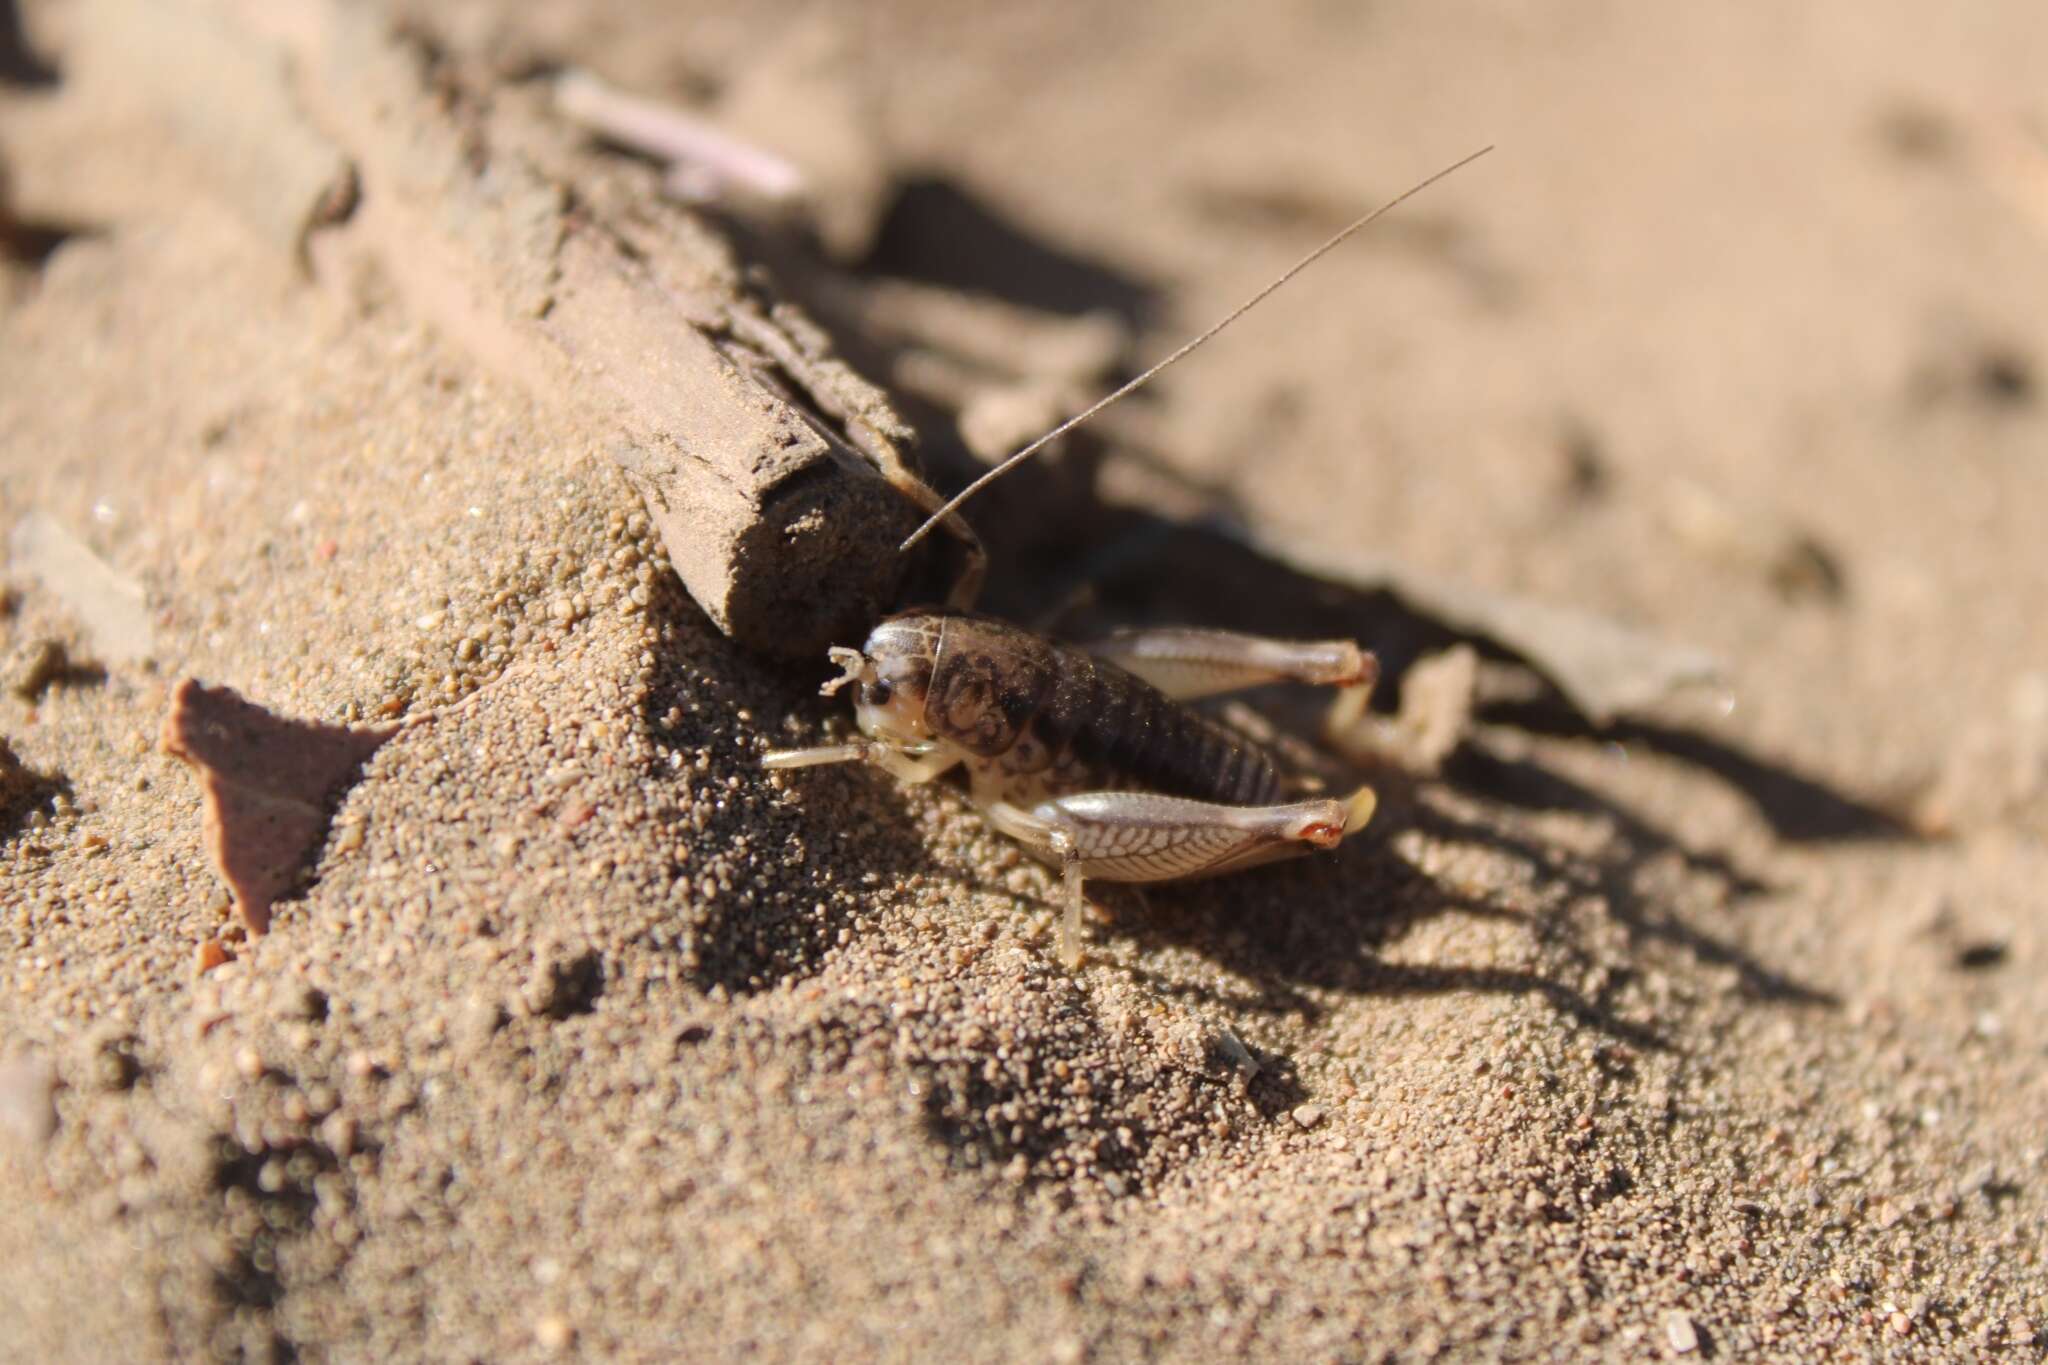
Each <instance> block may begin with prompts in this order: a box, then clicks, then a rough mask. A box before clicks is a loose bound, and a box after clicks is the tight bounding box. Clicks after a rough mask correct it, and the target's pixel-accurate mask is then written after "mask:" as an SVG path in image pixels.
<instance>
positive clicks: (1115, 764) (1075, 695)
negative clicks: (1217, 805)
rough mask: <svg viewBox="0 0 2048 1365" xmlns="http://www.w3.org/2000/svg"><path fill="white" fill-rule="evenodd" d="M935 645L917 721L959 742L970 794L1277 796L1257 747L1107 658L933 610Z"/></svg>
mask: <svg viewBox="0 0 2048 1365" xmlns="http://www.w3.org/2000/svg"><path fill="white" fill-rule="evenodd" d="M937 646H938V647H937V650H936V658H935V659H934V660H933V666H932V672H931V680H930V683H929V685H928V687H927V690H926V693H925V708H924V719H925V723H926V724H927V725H928V726H930V728H931V730H932V732H933V733H934V734H935V735H937V736H939V737H940V738H942V739H944V740H946V741H948V742H950V743H952V744H956V745H958V746H959V747H961V748H962V749H965V750H966V751H967V752H968V754H969V755H970V757H969V759H968V771H969V773H970V775H971V777H972V780H973V784H974V794H975V798H976V799H977V800H978V801H982V802H984V803H986V802H990V801H997V800H1003V801H1010V802H1017V803H1022V802H1028V801H1037V800H1042V799H1044V798H1045V797H1048V796H1063V795H1067V794H1070V793H1073V792H1083V791H1146V792H1156V793H1158V794H1160V795H1164V796H1181V797H1187V798H1190V799H1192V800H1197V801H1215V802H1221V803H1224V804H1228V805H1240V806H1254V805H1270V804H1272V803H1274V802H1276V801H1278V800H1280V799H1281V781H1280V774H1279V771H1278V769H1277V768H1276V767H1275V765H1274V763H1273V760H1272V759H1271V758H1270V757H1269V756H1268V755H1267V754H1266V753H1265V752H1264V751H1263V750H1262V749H1260V748H1259V747H1258V746H1256V745H1254V744H1252V743H1251V742H1250V741H1248V740H1246V739H1244V738H1243V737H1242V736H1239V735H1237V734H1235V733H1233V732H1231V731H1230V730H1227V729H1225V728H1224V727H1222V726H1221V725H1218V724H1217V723H1216V722H1214V721H1212V720H1210V719H1209V718H1208V717H1206V716H1204V715H1202V714H1200V713H1199V712H1196V711H1194V710H1191V709H1189V708H1188V707H1185V706H1182V705H1180V704H1179V703H1177V702H1174V701H1172V700H1170V699H1168V698H1167V697H1166V696H1165V695H1164V694H1162V693H1161V692H1160V691H1159V690H1158V689H1156V688H1154V687H1153V686H1151V684H1149V683H1146V682H1144V681H1142V680H1140V679H1138V678H1135V677H1133V676H1131V675H1130V674H1129V673H1126V672H1125V671H1124V670H1123V669H1121V668H1118V667H1117V666H1116V665H1114V664H1111V663H1107V662H1105V661H1103V660H1100V659H1096V658H1093V657H1092V656H1090V655H1088V654H1085V653H1082V652H1081V651H1079V650H1072V649H1065V648H1062V647H1060V646H1058V645H1054V644H1052V643H1050V642H1048V641H1046V640H1044V639H1041V638H1040V637H1038V636H1036V635H1032V634H1030V633H1029V632H1027V631H1023V630H1019V629H1018V628H1017V627H1015V626H1010V625H1006V624H1004V623H1002V622H1000V621H989V620H984V619H981V618H978V617H970V616H951V615H949V616H945V617H943V618H941V629H940V631H939V632H938V640H937Z"/></svg>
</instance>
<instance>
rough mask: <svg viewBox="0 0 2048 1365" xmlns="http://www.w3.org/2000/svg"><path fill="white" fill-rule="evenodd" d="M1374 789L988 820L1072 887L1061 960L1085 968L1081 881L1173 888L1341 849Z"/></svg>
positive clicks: (1087, 800) (1121, 798) (1119, 805)
mask: <svg viewBox="0 0 2048 1365" xmlns="http://www.w3.org/2000/svg"><path fill="white" fill-rule="evenodd" d="M1373 806H1374V797H1373V793H1372V789H1371V788H1369V787H1366V788H1361V789H1360V790H1359V791H1358V792H1357V793H1355V794H1354V795H1353V796H1352V797H1351V798H1350V799H1349V800H1347V801H1337V800H1320V801H1296V802H1292V803H1289V804H1286V805H1278V806H1225V805H1217V804H1215V803H1213V802H1208V801H1188V800H1184V799H1182V798H1180V797H1177V796H1154V795H1151V794H1149V793H1145V792H1082V793H1079V794H1077V795H1074V796H1062V797H1059V798H1057V799H1054V800H1051V801H1042V802H1040V803H1039V804H1038V805H1036V806H1033V807H1031V808H1030V809H1029V810H1026V809H1024V808H1023V807H1021V806H1015V805H1011V804H1009V803H1007V802H997V803H995V804H993V805H991V806H989V807H987V808H986V812H985V813H986V814H987V816H988V819H989V822H990V823H991V824H993V825H994V826H995V827H996V828H997V829H999V830H1001V831H1002V832H1003V833H1004V834H1007V835H1009V836H1010V837H1011V838H1013V839H1015V840H1017V841H1018V842H1019V843H1021V844H1023V845H1024V846H1025V848H1027V849H1029V850H1030V851H1031V852H1032V853H1033V854H1034V855H1036V856H1037V857H1038V858H1040V859H1042V860H1044V861H1045V862H1049V863H1053V864H1056V865H1057V866H1058V867H1059V869H1060V872H1061V876H1062V880H1063V881H1064V883H1065V888H1064V889H1065V897H1066V913H1065V915H1064V917H1063V918H1062V920H1061V922H1060V961H1061V962H1063V963H1065V964H1066V965H1067V966H1068V967H1070V968H1071V967H1077V966H1079V965H1080V962H1081V909H1082V904H1083V901H1082V895H1081V883H1082V882H1083V881H1084V880H1086V879H1088V878H1091V877H1093V878H1096V879H1098V880H1102V881H1115V882H1170V881H1178V880H1180V879H1182V878H1187V877H1206V876H1211V875H1214V874H1216V873H1220V872H1233V871H1236V870H1237V869H1239V868H1244V867H1254V866H1257V865H1258V864H1260V863H1265V862H1271V861H1273V860H1275V859H1278V858H1289V857H1293V856H1294V855H1296V854H1299V853H1306V852H1309V851H1310V850H1312V849H1318V848H1335V847H1336V846H1337V844H1338V843H1339V842H1340V841H1342V840H1343V839H1344V838H1345V837H1346V836H1347V835H1350V834H1355V833H1357V832H1358V830H1359V829H1361V828H1363V827H1364V825H1365V823H1366V821H1368V820H1370V819H1371V818H1372V812H1373Z"/></svg>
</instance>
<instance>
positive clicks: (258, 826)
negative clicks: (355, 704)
mask: <svg viewBox="0 0 2048 1365" xmlns="http://www.w3.org/2000/svg"><path fill="white" fill-rule="evenodd" d="M398 728H399V727H397V726H395V725H385V726H376V727H364V728H356V729H351V728H349V727H346V726H338V725H322V724H320V723H318V722H316V721H304V720H291V719H289V718H287V717H284V716H279V715H274V714H272V713H271V712H269V711H266V710H264V709H263V708H262V707H260V706H258V705H256V704H255V703H254V702H251V701H248V700H245V699H244V698H243V697H242V696H241V695H239V694H238V693H236V692H235V691H234V690H233V689H232V688H227V687H205V686H202V685H201V684H200V683H198V682H197V681H195V680H194V679H191V678H187V679H185V680H184V681H183V682H181V683H179V684H178V686H177V689H176V690H175V691H174V692H173V693H172V694H171V712H170V714H169V715H168V716H166V717H164V731H163V746H164V750H165V752H167V753H170V754H173V755H175V756H177V757H178V758H182V759H184V760H185V761H186V762H187V763H190V764H191V765H192V766H193V767H194V768H196V769H198V770H199V787H200V791H201V793H202V794H203V795H204V796H205V798H206V808H205V816H204V820H205V824H204V830H205V837H206V852H207V856H208V857H210V858H212V859H213V865H214V867H215V868H216V869H217V870H218V871H219V872H220V875H221V879H222V880H223V881H225V882H226V883H227V884H228V890H229V892H230V893H231V894H232V895H233V896H234V898H235V908H236V910H237V911H239V912H240V914H241V916H242V923H244V924H246V925H247V926H248V927H249V932H250V933H252V934H260V933H262V932H264V930H266V929H268V928H269V927H270V904H271V902H272V901H274V900H276V899H277V897H279V896H281V895H283V894H284V893H285V892H286V891H289V890H290V889H291V888H292V885H293V884H294V883H295V882H296V881H297V880H298V878H299V873H300V870H301V868H302V867H303V866H304V864H305V861H306V857H307V855H308V854H309V853H311V852H312V851H313V849H314V847H315V846H316V845H317V844H318V843H319V841H320V838H321V836H322V834H324V833H325V831H326V827H327V805H326V803H327V797H328V794H329V793H331V792H332V791H334V789H335V788H337V787H339V786H341V785H342V784H343V783H344V782H346V781H348V779H349V778H350V777H351V776H352V775H353V774H354V773H355V771H356V769H358V768H360V767H361V766H362V765H363V763H364V762H365V761H367V760H368V759H369V757H370V755H371V754H373V753H375V752H376V751H377V746H378V745H380V744H382V743H383V742H384V741H385V740H387V739H389V738H391V736H392V735H394V734H396V733H397V732H398Z"/></svg>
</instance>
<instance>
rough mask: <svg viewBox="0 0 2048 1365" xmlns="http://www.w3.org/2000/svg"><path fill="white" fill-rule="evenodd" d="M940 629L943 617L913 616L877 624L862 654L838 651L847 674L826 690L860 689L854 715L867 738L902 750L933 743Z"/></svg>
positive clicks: (838, 659) (836, 656)
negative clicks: (928, 715) (929, 716)
mask: <svg viewBox="0 0 2048 1365" xmlns="http://www.w3.org/2000/svg"><path fill="white" fill-rule="evenodd" d="M940 629H941V623H940V621H939V619H938V618H937V617H935V616H932V615H928V614H925V613H921V612H909V613H906V614H904V615H902V616H893V617H891V618H889V619H888V620H886V621H884V622H882V623H881V624H880V625H878V626H876V627H875V628H874V629H873V630H872V631H870V632H869V633H868V638H867V641H866V643H864V644H863V645H862V646H861V647H860V648H859V649H858V650H853V649H834V650H833V651H832V660H833V662H834V663H836V664H838V665H839V666H840V668H841V669H842V670H843V671H842V673H841V675H840V677H838V678H836V679H834V680H833V681H832V682H829V683H827V684H826V685H825V690H826V691H827V692H828V693H829V692H836V691H838V690H839V689H840V688H842V687H845V686H846V685H847V684H849V683H852V684H854V685H856V687H857V688H858V690H857V691H856V692H855V694H854V699H853V716H854V721H855V723H856V724H858V725H859V726H860V728H861V733H862V734H865V735H867V736H868V737H869V738H871V739H878V740H881V741H882V742H884V743H886V744H890V745H894V746H895V747H897V748H914V747H921V746H923V745H926V744H929V743H930V742H931V740H932V738H933V736H932V731H931V727H930V726H928V725H927V724H926V723H925V718H924V716H925V699H926V695H927V694H928V693H929V691H930V690H931V682H932V666H933V664H934V663H935V662H936V661H937V659H938V642H939V632H940Z"/></svg>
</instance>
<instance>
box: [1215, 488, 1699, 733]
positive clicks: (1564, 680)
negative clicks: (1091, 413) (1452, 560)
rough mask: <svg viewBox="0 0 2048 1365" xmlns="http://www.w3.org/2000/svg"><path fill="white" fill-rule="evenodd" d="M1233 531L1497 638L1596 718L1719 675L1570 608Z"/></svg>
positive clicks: (1302, 568)
mask: <svg viewBox="0 0 2048 1365" xmlns="http://www.w3.org/2000/svg"><path fill="white" fill-rule="evenodd" d="M1233 534H1234V535H1235V537H1236V538H1237V539H1238V540H1240V541H1241V542H1242V543H1244V544H1245V545H1248V546H1250V547H1251V548H1252V549H1253V550H1255V551H1257V552H1258V553H1259V554H1262V555H1264V556H1265V557H1267V558H1268V559H1271V560H1273V561H1274V562H1276V563H1279V564H1284V565H1286V566H1287V567H1288V568H1290V569H1293V570H1294V571H1295V572H1296V573H1302V574H1307V575H1309V576H1310V577H1312V578H1321V579H1324V580H1326V581H1328V582H1331V583H1337V584H1342V585H1344V586H1346V587H1349V588H1352V589H1355V590H1358V591H1373V590H1380V591H1385V592H1390V593H1392V594H1393V595H1394V596H1396V597H1398V598H1400V599H1401V600H1402V601H1403V602H1405V603H1406V604H1407V605H1408V606H1409V607H1410V608H1411V609H1412V610H1414V611H1416V612H1417V613H1419V614H1421V615H1423V616H1427V617H1430V618H1431V619H1433V620H1436V621H1438V622H1441V623H1442V624H1443V625H1445V626H1448V627H1450V628H1451V629H1452V630H1455V631H1459V632H1461V633H1464V634H1468V635H1472V636H1476V637H1479V638H1482V639H1486V640H1491V641H1492V642H1493V643H1495V644H1497V645H1499V646H1501V647H1502V648H1504V649H1506V650H1508V651H1509V652H1511V653H1513V654H1515V655H1516V656H1518V657H1519V658H1521V659H1522V660H1523V661H1524V662H1526V663H1527V664H1529V665H1530V666H1531V667H1532V668H1534V669H1536V671H1538V672H1539V673H1541V674H1542V675H1543V676H1544V677H1546V678H1548V679H1549V680H1550V681H1551V683H1552V684H1554V685H1555V686H1556V688H1557V690H1558V691H1559V692H1560V693H1562V694H1563V696H1564V698H1565V700H1566V701H1568V702H1570V703H1571V705H1572V706H1573V707H1574V708H1575V709H1576V710H1577V711H1578V712H1579V714H1580V715H1582V716H1584V717H1585V718H1586V719H1588V720H1590V721H1592V722H1593V723H1594V724H1596V725H1600V724H1605V723H1606V722H1608V721H1610V720H1612V719H1614V718H1615V717H1616V716H1619V715H1626V714H1630V713H1633V712H1639V711H1642V710H1644V709H1646V708H1648V707H1650V706H1653V705H1655V704H1656V703H1658V702H1660V701H1662V700H1663V699H1664V698H1666V697H1668V696H1669V695H1671V694H1672V693H1674V692H1676V691H1678V690H1679V689H1680V688H1683V687H1687V686H1691V685H1694V684H1698V683H1712V682H1717V681H1719V680H1720V677H1721V666H1720V664H1719V663H1718V662H1717V661H1716V660H1715V659H1714V657H1713V656H1712V655H1710V654H1707V653H1706V652H1704V651H1702V650H1699V649H1694V648H1692V647H1690V646H1687V645H1681V644H1673V643H1670V642H1667V641H1664V640H1660V639H1657V638H1656V637H1655V636H1652V635H1649V634H1646V633H1645V632H1643V631H1639V630H1635V629H1632V628H1630V627H1628V626H1625V625H1622V624H1621V623H1620V622H1617V621H1610V620H1608V619H1607V618H1605V617H1602V616H1596V615H1594V614H1593V613H1591V612H1586V611H1579V610H1576V609H1574V608H1571V607H1560V606H1556V605H1553V604H1551V603H1546V602H1535V601H1531V600H1529V599H1527V598H1522V597H1510V596H1508V595H1506V594H1504V593H1493V592H1488V591H1485V590H1483V589H1480V588H1475V587H1472V586H1470V585H1469V584H1464V583H1456V582H1453V581H1452V580H1450V579H1447V578H1441V577H1438V576H1437V575H1435V574H1432V573H1427V572H1424V571H1421V570H1418V569H1412V568H1409V567H1407V566H1405V565H1401V564H1397V563H1394V562H1393V561H1391V560H1386V559H1380V558H1376V557H1374V556H1371V555H1362V554H1355V553H1351V552H1346V551H1342V550H1336V549H1332V548H1328V547H1322V546H1317V545H1314V544H1313V543H1312V542H1311V541H1309V540H1308V539H1306V538H1303V537H1299V536H1291V535H1286V534H1283V533H1280V532H1279V531H1277V530H1273V531H1269V530H1267V529H1265V528H1257V529H1237V530H1234V531H1233Z"/></svg>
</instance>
